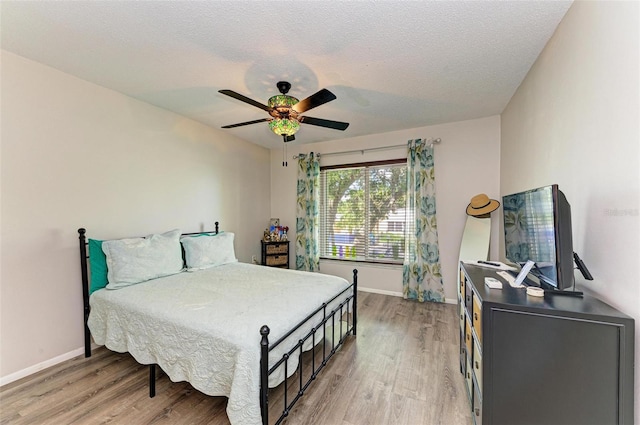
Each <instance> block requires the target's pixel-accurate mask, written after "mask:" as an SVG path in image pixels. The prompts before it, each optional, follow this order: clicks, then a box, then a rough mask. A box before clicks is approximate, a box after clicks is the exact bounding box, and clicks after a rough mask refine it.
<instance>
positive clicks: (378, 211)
mask: <svg viewBox="0 0 640 425" xmlns="http://www.w3.org/2000/svg"><path fill="white" fill-rule="evenodd" d="M406 193H407V161H406V159H399V160H392V161H385V162H376V163H366V164H352V165H345V166H339V167H322V169H321V170H320V257H322V258H331V259H341V260H352V261H371V262H385V263H399V264H401V263H402V262H403V259H404V229H405V223H406V222H407V220H408V217H407V214H406V205H405V204H406Z"/></svg>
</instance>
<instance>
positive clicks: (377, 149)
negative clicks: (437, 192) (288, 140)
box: [293, 137, 442, 159]
mask: <svg viewBox="0 0 640 425" xmlns="http://www.w3.org/2000/svg"><path fill="white" fill-rule="evenodd" d="M427 142H429V145H430V146H433V145H436V144H438V143H440V142H442V139H440V138H439V137H438V138H437V139H427ZM406 146H407V144H406V143H405V144H403V145H390V146H380V147H377V148H367V149H354V150H351V151H341V152H329V153H319V152H316V154H315V155H316V156H317V157H318V158H319V157H321V156H333V155H347V154H350V153H360V154H362V155H364V154H365V152H373V151H382V150H387V149H396V148H404V147H406ZM305 156H307V154H306V153H299V154H297V155H293V159H298V158H304V157H305Z"/></svg>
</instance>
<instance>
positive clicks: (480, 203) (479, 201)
mask: <svg viewBox="0 0 640 425" xmlns="http://www.w3.org/2000/svg"><path fill="white" fill-rule="evenodd" d="M499 206H500V202H498V201H496V200H495V199H489V197H488V196H487V195H485V194H484V193H481V194H479V195H476V196H474V197H473V198H471V202H470V203H469V205H468V206H467V214H468V215H470V216H473V217H478V216H481V215H486V214H489V213H491V212H493V211H495V210H497V209H498V207H499Z"/></svg>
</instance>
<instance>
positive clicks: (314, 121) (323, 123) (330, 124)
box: [299, 116, 349, 131]
mask: <svg viewBox="0 0 640 425" xmlns="http://www.w3.org/2000/svg"><path fill="white" fill-rule="evenodd" d="M299 121H300V122H301V123H304V124H311V125H317V126H319V127H327V128H333V129H334V130H343V131H344V130H346V129H347V127H349V123H348V122H341V121H331V120H323V119H322V118H313V117H307V116H304V117H300V118H299Z"/></svg>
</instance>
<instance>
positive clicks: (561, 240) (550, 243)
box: [502, 184, 574, 290]
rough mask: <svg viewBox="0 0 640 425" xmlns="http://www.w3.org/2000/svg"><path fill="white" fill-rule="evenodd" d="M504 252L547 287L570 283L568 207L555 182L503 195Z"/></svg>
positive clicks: (561, 286)
mask: <svg viewBox="0 0 640 425" xmlns="http://www.w3.org/2000/svg"><path fill="white" fill-rule="evenodd" d="M502 208H503V214H504V240H505V254H506V257H507V259H508V260H509V261H511V262H513V263H516V264H518V265H519V266H520V267H522V266H523V265H524V264H525V263H526V262H527V261H529V260H531V261H533V262H535V266H534V267H533V268H532V269H531V272H530V273H531V274H533V275H534V276H535V277H536V278H538V280H539V281H540V286H541V287H543V288H546V289H558V290H565V289H568V288H570V287H572V286H573V284H574V276H573V259H574V257H573V241H572V237H571V207H570V205H569V202H567V198H566V197H565V196H564V194H563V193H562V191H560V190H559V189H558V185H557V184H553V185H550V186H544V187H540V188H537V189H532V190H527V191H525V192H520V193H514V194H512V195H507V196H503V197H502Z"/></svg>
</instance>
